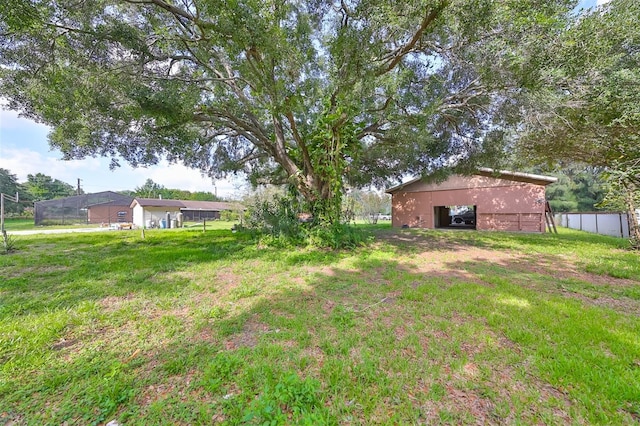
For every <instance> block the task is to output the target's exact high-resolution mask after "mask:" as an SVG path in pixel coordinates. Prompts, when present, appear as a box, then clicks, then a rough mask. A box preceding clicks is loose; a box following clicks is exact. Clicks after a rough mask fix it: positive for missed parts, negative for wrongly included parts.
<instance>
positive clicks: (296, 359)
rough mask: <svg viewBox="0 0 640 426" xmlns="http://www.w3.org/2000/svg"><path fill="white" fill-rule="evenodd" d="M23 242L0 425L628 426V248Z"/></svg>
mask: <svg viewBox="0 0 640 426" xmlns="http://www.w3.org/2000/svg"><path fill="white" fill-rule="evenodd" d="M372 232H373V234H374V236H375V241H374V242H373V243H372V244H371V245H369V246H367V247H363V248H360V249H358V250H355V251H353V252H332V251H326V250H315V249H298V250H296V249H290V248H289V249H279V248H271V247H261V246H258V245H256V244H255V243H252V242H251V241H249V240H248V237H246V236H245V235H243V234H233V233H231V232H230V231H229V230H228V229H226V230H213V231H208V232H202V231H200V230H197V229H194V230H189V229H184V230H175V231H170V232H167V231H162V230H149V231H147V232H146V238H145V239H141V238H140V233H139V232H135V231H133V232H126V231H125V232H109V233H91V234H64V235H62V234H61V235H46V236H45V235H34V236H21V237H19V238H18V239H17V244H18V247H19V248H20V250H19V251H17V252H15V253H12V254H9V255H4V256H0V424H2V423H7V424H12V425H22V424H52V425H60V424H77V425H85V424H104V423H106V422H108V421H110V420H112V419H117V420H118V421H119V422H120V424H125V425H153V424H185V425H186V424H215V423H227V424H247V423H249V424H263V423H264V422H270V421H271V422H273V423H272V424H282V423H286V424H297V423H301V424H364V423H366V424H369V423H384V424H411V423H414V424H415V423H422V424H434V423H435V424H439V423H442V424H464V423H466V424H469V423H471V424H476V423H482V424H522V423H524V424H532V423H536V424H540V423H546V424H557V423H575V424H594V423H600V424H605V423H606V424H629V423H634V422H638V421H639V419H640V256H639V255H638V254H636V253H632V252H628V251H625V250H624V241H622V240H618V239H613V238H607V237H602V236H596V235H589V234H586V233H580V232H577V231H570V230H561V234H560V235H558V236H553V235H518V234H507V233H483V232H465V231H449V232H446V231H443V232H436V231H420V230H392V229H391V228H390V227H389V226H388V225H384V226H380V227H377V228H372Z"/></svg>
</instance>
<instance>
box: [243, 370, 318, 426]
mask: <svg viewBox="0 0 640 426" xmlns="http://www.w3.org/2000/svg"><path fill="white" fill-rule="evenodd" d="M319 393H320V383H319V382H318V381H317V380H315V379H305V380H303V379H301V378H300V377H298V375H297V374H293V373H292V374H289V375H285V376H284V377H283V378H282V379H281V380H280V381H278V382H277V383H276V384H275V386H267V387H266V388H265V389H264V391H263V392H262V394H261V395H260V396H259V397H258V398H257V399H256V400H255V401H254V402H252V403H251V405H250V406H249V407H248V408H247V410H246V411H245V414H244V418H243V419H242V421H243V422H247V423H249V424H260V425H280V424H284V423H290V422H293V423H295V424H300V425H314V424H326V423H327V420H328V413H327V410H326V408H325V407H324V406H323V405H322V401H321V400H320V397H319Z"/></svg>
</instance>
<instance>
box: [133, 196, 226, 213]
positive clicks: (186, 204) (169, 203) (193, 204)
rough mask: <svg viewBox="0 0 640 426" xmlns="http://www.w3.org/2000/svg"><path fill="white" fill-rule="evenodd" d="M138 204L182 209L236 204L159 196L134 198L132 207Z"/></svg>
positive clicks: (222, 207)
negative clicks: (167, 198)
mask: <svg viewBox="0 0 640 426" xmlns="http://www.w3.org/2000/svg"><path fill="white" fill-rule="evenodd" d="M135 204H138V205H140V206H142V207H172V208H175V207H177V208H179V209H180V210H203V211H214V212H215V211H222V210H233V209H234V207H235V205H234V204H231V203H225V202H222V201H196V200H162V199H159V198H134V199H133V201H132V202H131V207H133V206H134V205H135Z"/></svg>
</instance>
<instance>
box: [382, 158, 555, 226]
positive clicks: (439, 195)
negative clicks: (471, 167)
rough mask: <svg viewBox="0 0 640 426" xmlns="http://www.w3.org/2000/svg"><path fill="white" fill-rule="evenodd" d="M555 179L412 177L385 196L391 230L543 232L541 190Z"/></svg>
mask: <svg viewBox="0 0 640 426" xmlns="http://www.w3.org/2000/svg"><path fill="white" fill-rule="evenodd" d="M556 180H557V178H555V177H551V176H542V175H535V174H530V173H519V172H510V171H504V170H502V171H496V170H493V169H488V168H482V169H478V171H477V172H476V173H475V174H473V175H470V176H463V175H453V176H450V177H449V178H448V179H446V180H445V181H444V182H432V181H428V180H424V179H421V178H419V179H414V180H412V181H409V182H406V183H403V184H401V185H398V186H395V187H393V188H390V189H388V190H387V191H386V192H387V193H388V194H391V197H392V198H391V205H392V224H393V226H394V227H405V228H406V227H410V228H452V227H458V228H472V229H478V230H495V231H521V232H545V223H546V222H545V211H546V206H547V202H546V201H547V200H546V196H545V188H546V186H547V185H549V184H551V183H553V182H555V181H556Z"/></svg>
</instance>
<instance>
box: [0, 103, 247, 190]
mask: <svg viewBox="0 0 640 426" xmlns="http://www.w3.org/2000/svg"><path fill="white" fill-rule="evenodd" d="M1 107H2V100H1V99H0V108H1ZM48 132H49V128H48V127H47V126H45V125H42V124H38V123H35V122H34V121H32V120H29V119H25V118H22V117H19V115H18V113H16V112H14V111H7V110H1V109H0V168H4V169H8V170H9V171H10V172H11V173H12V174H14V175H16V176H17V177H18V181H19V182H24V181H26V180H27V175H29V174H36V173H44V174H46V175H48V176H51V177H53V178H54V179H59V180H61V181H63V182H67V183H69V184H71V185H73V186H75V185H76V183H77V179H81V186H82V188H83V189H84V190H85V191H86V192H99V191H108V190H111V191H118V190H123V189H130V190H132V189H135V188H136V187H138V186H142V185H143V184H144V182H145V181H146V180H147V179H152V180H153V181H154V182H156V183H158V184H160V185H163V186H165V187H167V188H176V189H183V190H187V191H207V192H217V194H218V195H219V196H221V197H232V196H234V195H238V194H237V192H238V191H237V190H236V188H237V186H238V185H239V183H240V182H241V181H240V180H239V179H224V180H216V181H215V182H213V181H212V180H211V179H210V178H209V177H206V176H202V174H201V173H200V172H199V171H198V170H194V169H190V168H187V167H185V166H183V165H179V164H169V163H168V162H167V161H162V162H160V164H158V165H156V166H150V167H139V168H133V167H131V166H129V165H128V164H127V163H126V162H124V161H123V162H122V166H121V167H118V168H116V169H114V170H113V171H112V170H110V169H109V160H108V159H105V158H91V157H90V158H86V159H84V160H70V161H63V160H60V158H61V157H62V154H61V153H60V152H59V151H57V150H54V151H51V150H50V149H49V144H48V142H47V134H48Z"/></svg>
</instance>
